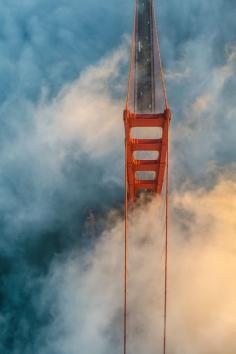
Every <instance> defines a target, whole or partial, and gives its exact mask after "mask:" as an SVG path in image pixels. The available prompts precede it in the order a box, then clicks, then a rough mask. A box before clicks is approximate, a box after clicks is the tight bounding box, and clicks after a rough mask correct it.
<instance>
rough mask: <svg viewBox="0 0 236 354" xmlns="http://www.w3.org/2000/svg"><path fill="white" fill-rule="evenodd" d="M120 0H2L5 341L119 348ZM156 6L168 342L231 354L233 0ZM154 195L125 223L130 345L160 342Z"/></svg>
mask: <svg viewBox="0 0 236 354" xmlns="http://www.w3.org/2000/svg"><path fill="white" fill-rule="evenodd" d="M118 5H119V6H118ZM131 7H132V4H131V3H128V2H127V1H119V4H118V3H117V2H116V1H114V2H109V3H108V2H107V1H100V2H99V3H97V2H96V1H95V0H89V1H88V2H86V3H84V4H78V1H75V2H74V1H71V2H70V6H68V4H65V3H64V1H63V0H60V1H57V2H54V1H50V4H49V3H48V1H43V2H40V4H39V3H38V2H37V1H33V2H32V1H31V2H30V3H29V1H26V0H25V1H23V2H21V4H20V5H19V3H18V1H13V2H11V3H2V4H1V10H2V11H1V17H2V24H3V26H2V31H1V33H0V45H1V49H2V56H1V59H0V75H1V80H0V81H1V84H0V99H1V103H2V105H1V108H0V119H1V124H2V125H1V127H2V128H1V131H0V154H1V158H0V171H1V172H0V211H1V219H0V230H1V242H0V268H1V282H0V287H1V290H0V291H1V293H0V295H1V296H0V301H1V310H0V324H1V328H2V330H1V334H0V352H3V353H4V354H22V353H25V354H35V353H36V354H37V353H39V354H45V353H46V354H47V353H48V354H54V353H55V354H60V353H61V354H62V353H63V354H70V353H73V354H74V353H81V354H84V352H85V351H86V352H88V353H94V352H96V353H98V354H99V353H101V354H106V353H108V352H109V353H110V351H111V348H112V350H113V351H114V352H116V351H117V353H118V351H119V352H120V350H121V345H122V343H121V338H122V333H121V331H122V327H121V324H122V288H121V286H122V268H121V259H122V257H123V255H122V227H123V226H122V220H121V217H120V214H121V210H122V202H123V150H122V149H123V122H122V113H121V112H122V108H123V102H124V96H125V92H126V80H127V67H128V55H129V52H128V48H127V40H126V39H124V38H123V39H122V38H121V37H123V33H124V32H127V31H129V30H130V28H131V26H130V18H131V17H132V14H131ZM158 10H159V30H160V31H159V32H160V43H161V49H162V56H163V61H164V65H165V68H166V73H167V75H166V76H167V84H168V92H169V97H170V104H171V108H172V111H173V119H172V127H171V186H172V197H171V198H172V199H171V204H172V216H171V219H172V221H171V232H170V234H171V243H170V247H171V256H170V260H171V261H170V282H169V287H170V288H169V294H170V295H169V323H168V331H169V344H168V345H169V351H170V353H173V354H179V353H181V354H182V353H183V352H186V353H191V354H192V353H193V354H195V353H196V354H200V353H201V354H202V353H207V354H211V353H212V354H213V353H214V354H215V353H222V352H226V353H227V354H231V353H232V354H233V353H235V345H234V341H233V339H234V337H235V330H234V329H235V317H236V316H235V312H236V311H235V301H234V298H235V287H234V282H233V278H234V277H235V242H234V236H233V235H234V233H235V222H234V219H235V217H234V215H233V211H234V209H235V200H234V199H235V198H234V196H235V181H234V176H235V164H234V163H235V160H236V157H235V149H234V140H235V139H234V137H235V132H236V127H235V119H234V116H235V99H234V95H233V92H234V91H235V38H234V33H235V20H234V16H233V14H234V11H233V10H234V2H233V1H228V2H227V4H226V3H225V2H223V1H221V0H217V1H215V2H214V6H213V5H212V4H210V3H209V4H208V3H206V2H203V1H200V2H199V1H197V2H196V1H194V0H192V1H184V2H183V3H182V6H181V9H180V8H179V2H177V0H172V1H171V2H168V3H167V2H160V3H159V7H158ZM91 14H92V15H91ZM104 14H105V18H106V21H103V20H104ZM124 14H125V15H124ZM128 14H130V16H129V15H128ZM101 19H103V20H101ZM206 19H207V20H206ZM101 22H102V23H103V26H101ZM222 23H225V24H227V25H224V26H223V25H222ZM111 29H112V30H111ZM121 42H122V44H121V45H120V43H121ZM101 57H103V59H101ZM156 203H157V202H155V201H153V202H152V203H151V204H150V205H149V206H147V210H143V209H142V208H141V209H139V210H137V214H138V215H136V216H133V218H135V220H138V222H137V223H136V225H135V224H134V223H133V224H132V227H131V235H130V236H131V240H130V246H131V251H130V252H131V253H130V294H129V301H130V305H129V309H130V320H129V321H130V322H129V328H130V330H129V331H130V332H129V333H130V339H129V346H130V352H131V353H134V352H135V353H136V354H138V353H141V351H142V352H143V351H144V350H145V351H147V350H148V351H149V352H150V353H154V352H156V350H157V349H158V348H160V335H159V334H160V332H161V326H162V321H161V317H162V312H161V304H162V284H163V283H162V275H161V260H162V251H163V245H162V238H161V235H162V232H163V230H162V228H161V230H160V225H161V218H162V212H161V210H162V207H160V206H158V205H157V204H156ZM158 210H160V215H159V214H158ZM131 275H132V276H131ZM147 304H148V305H147ZM226 349H227V351H226Z"/></svg>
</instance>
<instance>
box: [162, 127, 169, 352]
mask: <svg viewBox="0 0 236 354" xmlns="http://www.w3.org/2000/svg"><path fill="white" fill-rule="evenodd" d="M167 124H169V122H168V123H167ZM165 203H166V217H165V223H166V225H165V226H166V227H165V252H164V253H165V267H164V333H163V354H166V339H167V291H168V282H167V281H168V217H169V215H168V214H169V129H168V130H167V153H166V195H165Z"/></svg>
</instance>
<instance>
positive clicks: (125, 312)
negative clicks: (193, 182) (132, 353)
mask: <svg viewBox="0 0 236 354" xmlns="http://www.w3.org/2000/svg"><path fill="white" fill-rule="evenodd" d="M124 208H125V240H124V241H125V242H124V244H125V247H124V354H126V353H127V317H128V316H127V315H128V314H127V300H128V180H127V139H125V205H124Z"/></svg>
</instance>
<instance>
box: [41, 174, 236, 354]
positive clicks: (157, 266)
mask: <svg viewBox="0 0 236 354" xmlns="http://www.w3.org/2000/svg"><path fill="white" fill-rule="evenodd" d="M233 171H235V170H232V172H233ZM235 195H236V184H235V179H234V180H232V179H231V178H228V177H226V176H224V175H222V176H221V177H220V178H219V180H218V182H217V183H216V184H215V186H214V187H213V188H212V189H211V190H209V191H207V190H206V189H205V188H199V189H196V190H186V192H185V193H174V195H173V196H172V197H171V222H170V233H169V237H170V241H169V245H170V255H169V286H168V287H169V291H168V294H169V295H168V351H169V352H170V353H173V354H179V353H183V352H184V353H185V352H188V353H190V354H195V353H209V354H216V353H222V352H225V353H228V354H231V353H232V354H233V353H234V352H235V349H236V346H235V341H234V338H235V325H236V323H235V315H236V304H235V294H236V287H235V282H234V277H235V273H236V265H235V257H236V243H235V227H236V221H235V215H234V214H235V213H234V210H235V207H236V199H235ZM163 207H164V205H163V204H162V203H161V202H160V201H158V200H154V201H153V202H152V203H150V204H148V205H145V206H141V207H140V209H137V210H135V211H134V212H132V215H131V219H130V232H129V317H128V318H129V320H128V323H129V325H128V333H129V335H128V343H129V344H128V345H129V351H130V353H138V354H139V353H140V354H141V353H143V350H144V349H145V348H146V350H147V351H148V352H150V353H155V352H156V351H157V350H159V351H160V350H161V347H162V325H163V322H162V321H163V320H162V319H163V308H162V305H163V261H164V259H163V249H164V238H163V237H164V234H163V226H164V224H163V214H162V211H161V210H162V208H163ZM114 218H115V219H116V222H115V223H114V220H115V219H114ZM108 224H109V225H112V226H111V227H109V228H108V230H105V231H104V232H103V235H102V236H101V238H100V240H99V241H98V242H97V245H96V247H95V249H94V250H93V251H92V252H91V253H90V254H88V255H87V256H85V257H84V256H82V257H81V256H80V257H79V258H78V256H77V255H76V254H72V255H71V256H70V257H69V258H68V259H67V260H64V261H63V262H61V260H60V259H58V260H57V261H55V263H54V265H53V266H52V268H51V273H50V274H49V279H48V282H47V287H46V288H45V292H46V296H45V293H44V296H43V298H48V297H49V299H51V301H52V302H51V305H52V309H51V310H52V315H53V322H52V325H50V326H49V327H46V328H45V329H43V331H42V333H41V340H42V341H43V343H44V346H43V349H41V350H42V351H39V353H41V352H43V353H54V352H55V353H59V354H60V353H67V354H74V353H81V354H82V353H84V351H85V350H86V351H88V352H91V353H93V352H95V351H96V353H98V354H106V353H109V352H110V350H111V348H113V349H112V350H113V351H114V353H118V352H120V351H121V350H122V300H123V298H122V284H123V283H122V274H123V273H122V267H123V248H122V247H123V230H124V229H123V227H124V226H123V221H122V220H119V217H118V216H116V214H114V213H111V215H110V216H109V217H108ZM49 289H50V291H49ZM51 289H54V290H51ZM53 299H54V300H53ZM45 336H46V338H47V340H45ZM55 339H56V340H55ZM91 339H92V340H91ZM41 344H42V343H41ZM40 348H41V345H40Z"/></svg>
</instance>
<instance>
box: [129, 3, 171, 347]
mask: <svg viewBox="0 0 236 354" xmlns="http://www.w3.org/2000/svg"><path fill="white" fill-rule="evenodd" d="M170 119H171V113H170V109H169V106H168V101H167V93H166V87H165V81H164V74H163V68H162V63H161V55H160V47H159V40H158V34H157V24H156V16H155V6H154V0H135V14H134V24H133V35H132V44H131V58H130V70H129V80H128V93H127V98H126V104H125V110H124V127H125V252H124V354H127V294H128V276H127V268H128V214H129V206H130V205H132V206H133V208H132V210H133V209H134V206H135V201H136V200H137V198H138V197H139V195H140V194H143V195H145V194H147V195H153V196H155V195H157V196H158V195H160V194H161V193H162V190H163V185H164V179H166V180H165V182H166V184H165V185H166V188H165V199H166V203H165V205H166V208H165V209H166V218H165V219H166V220H165V222H166V225H165V259H164V309H163V318H164V321H163V322H164V323H163V354H166V318H167V264H168V263H167V253H168V153H169V149H168V141H169V139H168V136H169V125H170Z"/></svg>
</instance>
